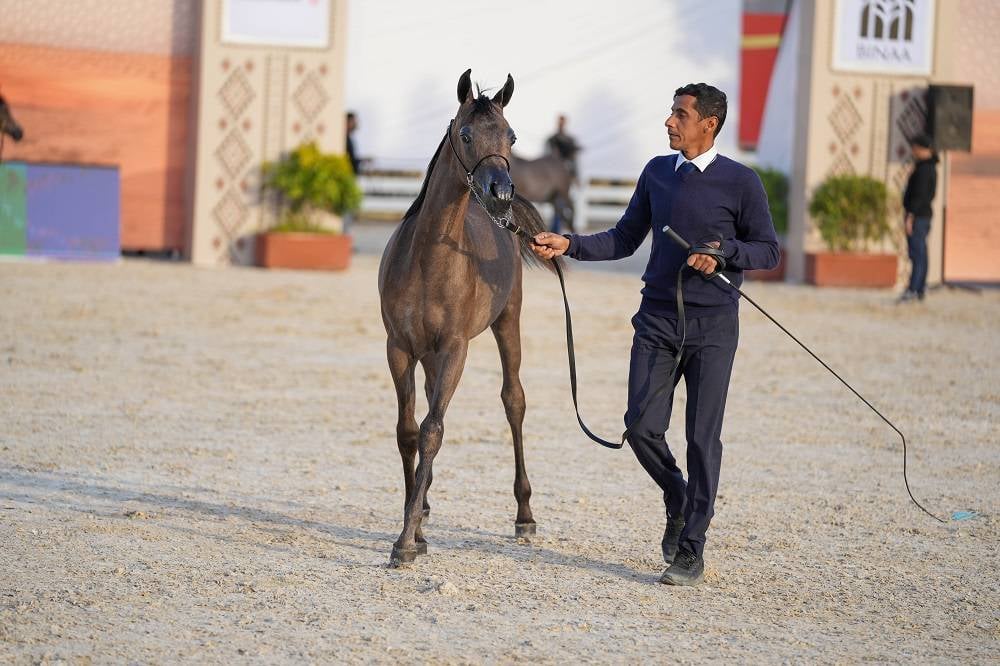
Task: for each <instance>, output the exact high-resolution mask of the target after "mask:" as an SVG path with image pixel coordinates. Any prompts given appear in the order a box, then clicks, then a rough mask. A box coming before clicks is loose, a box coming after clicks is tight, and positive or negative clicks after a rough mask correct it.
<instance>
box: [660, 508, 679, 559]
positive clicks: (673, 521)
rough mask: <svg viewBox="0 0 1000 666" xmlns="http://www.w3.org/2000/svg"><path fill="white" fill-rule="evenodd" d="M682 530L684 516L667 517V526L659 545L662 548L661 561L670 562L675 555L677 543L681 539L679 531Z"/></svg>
mask: <svg viewBox="0 0 1000 666" xmlns="http://www.w3.org/2000/svg"><path fill="white" fill-rule="evenodd" d="M682 531H684V516H677V517H676V518H667V527H666V529H665V530H663V540H662V541H660V547H661V548H662V549H663V561H664V562H666V563H667V564H672V563H673V561H674V558H675V557H676V556H677V544H678V543H679V542H680V540H681V532H682Z"/></svg>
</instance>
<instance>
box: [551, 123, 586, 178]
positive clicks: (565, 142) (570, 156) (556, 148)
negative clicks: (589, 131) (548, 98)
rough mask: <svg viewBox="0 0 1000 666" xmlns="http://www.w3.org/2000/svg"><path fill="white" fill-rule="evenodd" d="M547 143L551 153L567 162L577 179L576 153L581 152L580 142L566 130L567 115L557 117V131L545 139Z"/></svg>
mask: <svg viewBox="0 0 1000 666" xmlns="http://www.w3.org/2000/svg"><path fill="white" fill-rule="evenodd" d="M545 145H546V147H547V148H548V149H549V153H551V154H552V155H555V156H556V157H559V158H562V160H563V161H564V162H566V165H567V166H568V167H569V170H570V173H571V174H573V179H574V180H575V179H576V176H577V174H576V154H577V153H579V152H580V144H578V143H577V142H576V139H574V138H573V137H572V136H571V135H570V134H569V133H567V132H566V116H564V115H561V114H560V116H559V117H558V118H557V119H556V133H555V134H553V135H552V136H550V137H549V138H548V139H546V140H545Z"/></svg>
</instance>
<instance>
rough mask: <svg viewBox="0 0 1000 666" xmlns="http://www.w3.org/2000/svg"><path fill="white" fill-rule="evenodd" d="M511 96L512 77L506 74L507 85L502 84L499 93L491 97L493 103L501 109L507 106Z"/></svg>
mask: <svg viewBox="0 0 1000 666" xmlns="http://www.w3.org/2000/svg"><path fill="white" fill-rule="evenodd" d="M513 94H514V77H512V76H511V75H510V74H508V75H507V83H505V84H503V88H501V89H500V92H498V93H497V94H496V95H494V96H493V101H494V102H496V103H497V104H499V105H500V106H501V107H504V106H507V104H508V103H509V102H510V98H511V96H512V95H513Z"/></svg>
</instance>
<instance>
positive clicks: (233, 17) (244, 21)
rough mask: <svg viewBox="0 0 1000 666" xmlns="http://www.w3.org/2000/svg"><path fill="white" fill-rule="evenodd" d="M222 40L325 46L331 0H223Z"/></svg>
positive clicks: (232, 42)
mask: <svg viewBox="0 0 1000 666" xmlns="http://www.w3.org/2000/svg"><path fill="white" fill-rule="evenodd" d="M222 41H223V43H226V44H256V45H265V46H291V47H301V48H326V47H328V46H329V45H330V0H223V2H222Z"/></svg>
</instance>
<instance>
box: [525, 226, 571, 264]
mask: <svg viewBox="0 0 1000 666" xmlns="http://www.w3.org/2000/svg"><path fill="white" fill-rule="evenodd" d="M532 240H533V241H534V244H533V245H532V246H531V249H532V250H534V252H535V254H537V255H538V256H539V257H541V258H542V259H554V258H555V257H558V256H560V255H561V254H563V253H564V252H566V250H568V249H569V239H568V238H566V237H565V236H560V235H559V234H554V233H552V232H550V231H543V232H542V233H540V234H536V235H535V237H534V238H533V239H532Z"/></svg>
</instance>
